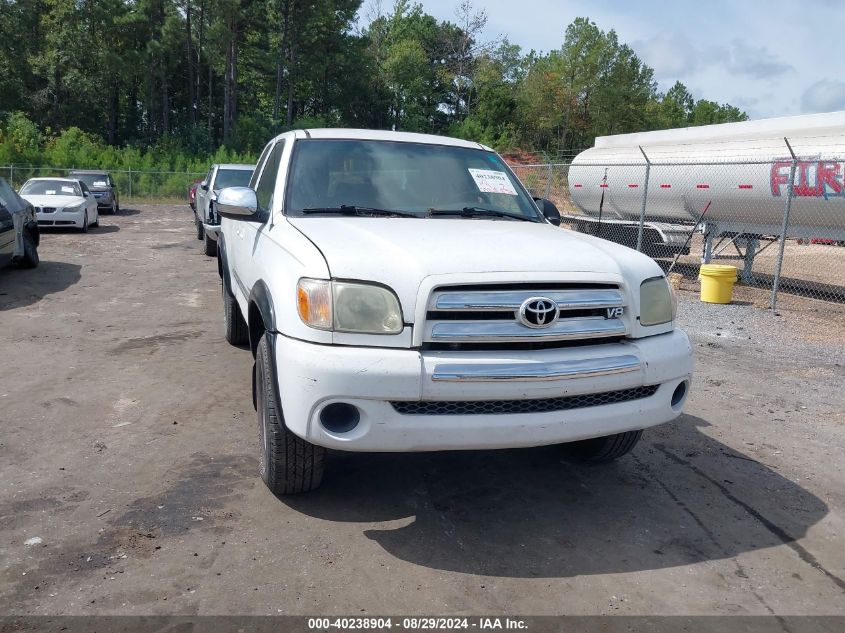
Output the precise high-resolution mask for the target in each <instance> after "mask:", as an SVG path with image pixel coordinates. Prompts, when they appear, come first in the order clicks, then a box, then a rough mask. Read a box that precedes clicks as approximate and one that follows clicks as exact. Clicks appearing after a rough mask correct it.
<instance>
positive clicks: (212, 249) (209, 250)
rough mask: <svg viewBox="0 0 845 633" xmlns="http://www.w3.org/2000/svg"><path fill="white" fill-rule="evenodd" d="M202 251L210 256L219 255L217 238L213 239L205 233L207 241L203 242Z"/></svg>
mask: <svg viewBox="0 0 845 633" xmlns="http://www.w3.org/2000/svg"><path fill="white" fill-rule="evenodd" d="M202 252H203V253H205V254H206V255H208V256H209V257H217V240H213V239H211V238H210V237H208V234H207V233H206V235H205V242H204V243H203V248H202Z"/></svg>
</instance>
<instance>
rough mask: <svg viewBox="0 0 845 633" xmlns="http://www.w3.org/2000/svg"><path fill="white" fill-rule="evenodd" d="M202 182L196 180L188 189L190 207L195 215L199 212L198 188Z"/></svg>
mask: <svg viewBox="0 0 845 633" xmlns="http://www.w3.org/2000/svg"><path fill="white" fill-rule="evenodd" d="M201 182H202V180H195V181H194V182H192V183H191V185H190V186H189V187H188V205H189V206H190V207H191V211H193V212H194V213H196V211H197V187H199V186H200V183H201Z"/></svg>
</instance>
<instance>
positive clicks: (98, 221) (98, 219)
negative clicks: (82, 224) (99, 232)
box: [91, 212, 100, 228]
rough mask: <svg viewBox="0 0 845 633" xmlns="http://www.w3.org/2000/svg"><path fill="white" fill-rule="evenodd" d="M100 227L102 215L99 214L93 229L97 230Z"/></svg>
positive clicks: (92, 226)
mask: <svg viewBox="0 0 845 633" xmlns="http://www.w3.org/2000/svg"><path fill="white" fill-rule="evenodd" d="M99 226H100V213H99V212H97V221H96V222H94V224H92V225H91V228H97V227H99Z"/></svg>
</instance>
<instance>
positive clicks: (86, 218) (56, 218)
mask: <svg viewBox="0 0 845 633" xmlns="http://www.w3.org/2000/svg"><path fill="white" fill-rule="evenodd" d="M20 195H21V198H23V199H24V200H26V201H27V202H29V203H30V204H31V205H32V206H33V207H35V214H36V216H37V217H38V226H58V227H67V228H77V229H80V230H81V231H82V232H83V233H87V232H88V227H89V226H99V225H100V214H99V213H98V212H97V199H96V198H95V197H94V196H93V195H92V194H91V192H90V191H89V190H88V187H87V186H86V185H85V183H84V182H82V181H81V180H76V179H73V178H30V179H29V180H27V181H26V183H25V184H24V186H23V187H21V190H20Z"/></svg>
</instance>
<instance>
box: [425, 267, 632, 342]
mask: <svg viewBox="0 0 845 633" xmlns="http://www.w3.org/2000/svg"><path fill="white" fill-rule="evenodd" d="M536 297H543V298H546V299H551V300H552V301H554V302H555V303H556V304H557V307H558V312H557V314H556V315H555V316H556V320H555V321H554V322H553V323H552V324H551V325H549V326H547V327H540V328H538V327H527V326H526V325H523V323H521V322H520V321H519V319H518V313H519V311H520V306H522V304H523V302H525V301H527V300H529V299H531V298H536ZM618 308H621V309H623V310H624V309H625V297H624V295H623V293H622V291H621V290H620V289H619V288H618V287H617V286H614V285H612V284H586V283H585V284H556V285H555V284H545V285H538V284H534V285H526V284H512V285H498V286H464V287H462V286H452V287H446V288H437V289H435V291H434V292H433V293H432V295H431V297H430V298H429V301H428V305H427V313H426V323H425V329H424V331H423V346H424V348H426V349H430V350H460V349H479V348H481V349H496V348H497V346H498V348H501V349H504V348H507V349H534V348H535V347H540V346H542V347H543V348H545V349H548V348H549V347H564V346H570V345H578V344H585V343H586V344H589V343H590V342H592V341H595V342H596V343H601V342H605V341H606V340H607V339H611V338H612V339H614V340H618V339H619V338H620V337H623V336H625V335H626V334H627V327H626V325H625V322H624V321H623V320H622V318H619V317H618V316H614V317H613V318H608V311H609V310H612V309H618ZM597 339H601V340H597Z"/></svg>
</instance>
